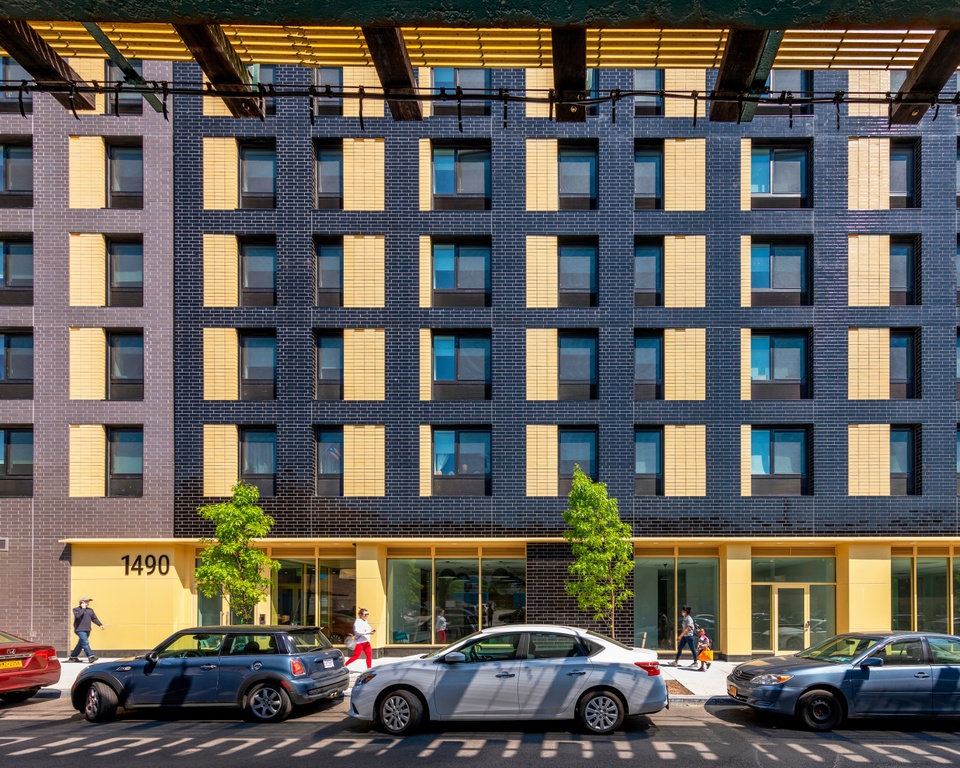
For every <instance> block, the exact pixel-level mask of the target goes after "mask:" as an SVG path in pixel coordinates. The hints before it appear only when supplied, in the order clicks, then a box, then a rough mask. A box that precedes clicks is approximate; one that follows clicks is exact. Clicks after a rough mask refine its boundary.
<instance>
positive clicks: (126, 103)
mask: <svg viewBox="0 0 960 768" xmlns="http://www.w3.org/2000/svg"><path fill="white" fill-rule="evenodd" d="M127 63H128V64H129V65H130V66H131V67H132V68H133V69H134V71H135V72H136V73H137V74H138V75H139V76H140V77H141V78H142V77H143V62H142V61H140V60H139V59H127ZM106 80H107V84H108V85H115V84H116V83H126V82H127V76H126V75H125V74H124V73H123V72H122V71H121V69H120V67H118V66H117V65H116V64H114V63H113V62H112V61H110V60H109V59H108V60H107V71H106ZM133 87H134V86H133V85H132V84H127V85H125V86H124V87H123V88H122V89H121V90H120V93H119V95H114V94H111V93H108V94H106V106H107V113H108V114H113V113H115V112H116V111H117V109H116V107H117V106H119V111H120V113H124V112H126V113H134V114H136V113H139V112H140V111H142V109H143V97H142V96H141V95H140V94H139V93H136V92H134V91H133Z"/></svg>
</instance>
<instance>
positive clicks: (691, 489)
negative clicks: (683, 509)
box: [663, 424, 707, 496]
mask: <svg viewBox="0 0 960 768" xmlns="http://www.w3.org/2000/svg"><path fill="white" fill-rule="evenodd" d="M663 495H664V496H706V495H707V428H706V426H705V425H703V424H667V425H665V426H664V428H663Z"/></svg>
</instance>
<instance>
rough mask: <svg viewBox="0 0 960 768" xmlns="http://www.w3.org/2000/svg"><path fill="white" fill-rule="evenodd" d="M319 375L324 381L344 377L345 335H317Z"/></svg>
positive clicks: (333, 380)
mask: <svg viewBox="0 0 960 768" xmlns="http://www.w3.org/2000/svg"><path fill="white" fill-rule="evenodd" d="M317 369H318V370H317V375H318V376H319V377H320V381H322V382H324V383H328V382H337V381H340V380H341V379H342V378H343V337H342V336H326V335H321V336H318V337H317Z"/></svg>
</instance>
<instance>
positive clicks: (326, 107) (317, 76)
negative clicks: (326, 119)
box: [313, 67, 343, 115]
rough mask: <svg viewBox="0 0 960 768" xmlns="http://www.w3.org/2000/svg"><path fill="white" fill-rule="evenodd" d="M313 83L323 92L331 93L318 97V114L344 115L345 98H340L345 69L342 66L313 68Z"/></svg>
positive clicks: (316, 109)
mask: <svg viewBox="0 0 960 768" xmlns="http://www.w3.org/2000/svg"><path fill="white" fill-rule="evenodd" d="M313 85H314V87H315V88H316V89H317V91H318V92H319V93H321V94H329V96H326V97H324V98H319V99H317V104H316V107H315V111H316V114H318V115H342V114H343V99H342V98H340V89H341V88H343V69H341V68H340V67H317V68H316V69H314V70H313Z"/></svg>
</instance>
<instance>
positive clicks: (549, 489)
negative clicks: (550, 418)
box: [527, 424, 560, 496]
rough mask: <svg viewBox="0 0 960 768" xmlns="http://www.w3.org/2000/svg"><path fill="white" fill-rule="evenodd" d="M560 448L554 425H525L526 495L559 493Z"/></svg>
mask: <svg viewBox="0 0 960 768" xmlns="http://www.w3.org/2000/svg"><path fill="white" fill-rule="evenodd" d="M559 474H560V449H559V436H558V431H557V427H556V425H553V424H528V425H527V496H556V495H557V493H559V486H560V484H559Z"/></svg>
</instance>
